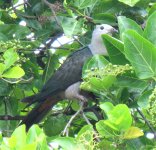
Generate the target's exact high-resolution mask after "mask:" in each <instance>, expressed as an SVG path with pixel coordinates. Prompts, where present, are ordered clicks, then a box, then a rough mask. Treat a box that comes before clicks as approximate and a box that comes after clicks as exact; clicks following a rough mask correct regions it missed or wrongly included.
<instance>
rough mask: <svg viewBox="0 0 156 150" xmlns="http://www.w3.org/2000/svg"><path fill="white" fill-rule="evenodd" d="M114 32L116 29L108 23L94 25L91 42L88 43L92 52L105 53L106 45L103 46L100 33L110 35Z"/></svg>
mask: <svg viewBox="0 0 156 150" xmlns="http://www.w3.org/2000/svg"><path fill="white" fill-rule="evenodd" d="M115 32H117V30H116V29H115V28H113V27H112V26H110V25H108V24H101V25H96V27H95V29H94V31H93V33H92V40H91V43H90V45H89V47H90V49H91V51H92V53H93V54H104V55H106V54H107V51H106V47H105V46H104V43H103V40H102V37H101V35H102V34H109V35H112V34H113V33H115Z"/></svg>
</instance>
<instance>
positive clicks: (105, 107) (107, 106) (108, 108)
mask: <svg viewBox="0 0 156 150" xmlns="http://www.w3.org/2000/svg"><path fill="white" fill-rule="evenodd" d="M100 108H101V109H102V110H104V111H105V112H106V114H108V113H109V112H110V111H111V110H112V109H114V106H113V104H112V103H110V102H105V103H102V104H100Z"/></svg>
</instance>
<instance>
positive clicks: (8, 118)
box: [0, 115, 24, 120]
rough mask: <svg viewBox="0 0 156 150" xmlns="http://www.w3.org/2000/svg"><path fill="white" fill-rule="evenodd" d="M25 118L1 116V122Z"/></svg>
mask: <svg viewBox="0 0 156 150" xmlns="http://www.w3.org/2000/svg"><path fill="white" fill-rule="evenodd" d="M23 119H24V116H10V115H1V116H0V120H23Z"/></svg>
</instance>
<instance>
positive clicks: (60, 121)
mask: <svg viewBox="0 0 156 150" xmlns="http://www.w3.org/2000/svg"><path fill="white" fill-rule="evenodd" d="M66 123H67V119H66V117H65V116H64V115H59V116H57V117H54V116H53V117H48V119H47V120H46V121H45V122H44V124H43V129H44V132H45V133H46V135H48V136H56V135H59V134H60V133H61V132H62V131H63V129H64V128H65V125H66Z"/></svg>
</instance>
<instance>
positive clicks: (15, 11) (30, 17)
mask: <svg viewBox="0 0 156 150" xmlns="http://www.w3.org/2000/svg"><path fill="white" fill-rule="evenodd" d="M24 4H26V3H23V5H24ZM27 4H29V3H27ZM11 5H12V10H13V11H14V13H15V14H17V15H19V16H21V17H24V18H29V19H36V18H37V17H36V16H28V15H24V14H20V13H18V12H17V10H16V7H15V6H14V4H13V2H12V1H11Z"/></svg>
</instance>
